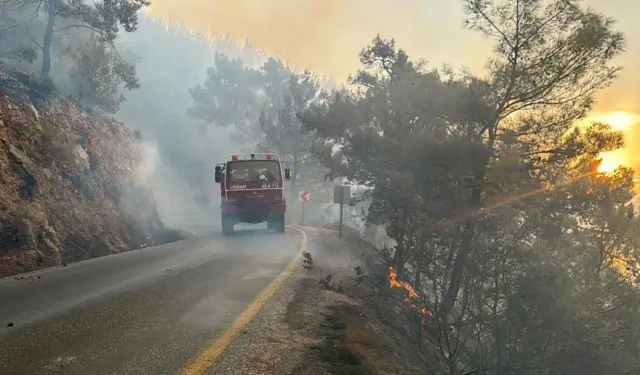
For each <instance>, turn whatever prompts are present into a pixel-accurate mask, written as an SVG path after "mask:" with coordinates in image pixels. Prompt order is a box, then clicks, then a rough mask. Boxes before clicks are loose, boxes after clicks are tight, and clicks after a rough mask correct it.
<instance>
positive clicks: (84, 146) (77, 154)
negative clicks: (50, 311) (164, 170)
mask: <svg viewBox="0 0 640 375" xmlns="http://www.w3.org/2000/svg"><path fill="white" fill-rule="evenodd" d="M39 91H46V90H45V89H43V88H40V89H39V90H36V89H34V88H33V83H32V82H31V79H30V78H29V76H27V75H23V74H18V73H8V72H0V277H2V276H7V275H11V274H15V273H19V272H24V271H29V270H33V269H37V268H42V267H49V266H54V265H59V264H66V263H67V262H72V261H78V260H82V259H88V258H93V257H98V256H103V255H107V254H113V253H118V252H122V251H126V250H130V249H134V248H140V247H145V246H147V245H150V244H153V243H159V242H166V241H168V240H172V239H175V238H177V234H176V233H174V232H172V231H169V230H167V229H166V228H165V227H164V225H163V223H162V222H161V220H160V218H159V216H158V213H157V211H156V208H155V205H154V202H153V197H152V196H151V194H150V193H149V192H148V191H146V190H145V189H144V188H143V186H142V185H141V184H140V182H139V181H137V180H136V175H135V172H136V168H137V167H138V165H139V163H140V156H139V154H138V149H137V146H136V139H135V136H134V133H133V131H131V130H130V129H129V128H127V127H126V126H125V125H124V124H122V123H120V122H117V121H115V120H112V119H110V118H107V117H100V116H96V115H90V114H87V113H84V112H83V111H81V110H80V109H79V108H78V107H77V106H76V105H75V103H74V102H72V101H70V100H69V99H68V98H65V97H61V96H56V95H55V94H50V95H45V94H47V93H42V92H39ZM45 96H46V100H45V99H43V98H44V97H45Z"/></svg>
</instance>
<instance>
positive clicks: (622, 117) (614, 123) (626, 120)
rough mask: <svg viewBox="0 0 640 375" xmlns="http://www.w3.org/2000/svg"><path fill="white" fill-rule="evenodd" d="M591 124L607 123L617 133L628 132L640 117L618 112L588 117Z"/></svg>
mask: <svg viewBox="0 0 640 375" xmlns="http://www.w3.org/2000/svg"><path fill="white" fill-rule="evenodd" d="M586 121H589V122H605V123H607V124H609V125H611V127H612V128H613V130H617V131H623V132H624V131H628V130H630V129H631V127H632V126H633V125H634V124H635V123H636V122H638V121H640V117H639V116H636V115H634V114H632V113H629V112H622V111H616V112H611V113H605V114H601V115H595V116H591V117H588V118H587V119H586Z"/></svg>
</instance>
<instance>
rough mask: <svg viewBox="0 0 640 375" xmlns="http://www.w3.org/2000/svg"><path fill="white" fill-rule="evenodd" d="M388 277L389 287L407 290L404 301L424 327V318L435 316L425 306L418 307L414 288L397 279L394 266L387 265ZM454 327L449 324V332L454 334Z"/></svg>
mask: <svg viewBox="0 0 640 375" xmlns="http://www.w3.org/2000/svg"><path fill="white" fill-rule="evenodd" d="M387 275H388V277H389V286H391V288H398V289H404V290H405V291H407V297H405V298H404V303H405V304H406V305H407V306H409V307H410V308H411V309H412V310H414V311H416V312H417V313H418V314H420V324H421V325H422V326H423V327H424V326H426V325H427V321H426V319H425V317H426V318H432V319H433V318H435V316H434V315H433V313H432V312H431V311H429V309H427V308H426V307H420V306H419V305H418V304H417V303H416V302H414V301H415V300H417V299H418V298H419V296H418V293H416V291H415V289H413V287H412V286H411V284H409V283H407V282H404V281H400V280H398V273H397V272H396V270H395V268H393V267H389V272H388V273H387ZM455 332H456V329H455V327H454V326H453V325H450V326H449V334H454V333H455Z"/></svg>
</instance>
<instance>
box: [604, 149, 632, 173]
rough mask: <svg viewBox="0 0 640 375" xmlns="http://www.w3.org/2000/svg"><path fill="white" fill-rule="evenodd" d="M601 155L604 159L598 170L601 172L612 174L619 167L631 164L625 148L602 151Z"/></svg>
mask: <svg viewBox="0 0 640 375" xmlns="http://www.w3.org/2000/svg"><path fill="white" fill-rule="evenodd" d="M599 157H600V159H602V162H601V163H600V165H599V166H598V172H600V173H605V174H611V173H613V172H614V171H615V170H616V169H617V168H618V167H620V166H623V165H624V166H626V165H628V164H629V158H628V155H627V150H625V149H618V150H613V151H606V152H602V153H600V155H599Z"/></svg>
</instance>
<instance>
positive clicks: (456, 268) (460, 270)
mask: <svg viewBox="0 0 640 375" xmlns="http://www.w3.org/2000/svg"><path fill="white" fill-rule="evenodd" d="M487 165H488V160H487V162H486V163H485V164H484V165H483V166H482V167H481V168H480V169H479V170H478V171H477V173H476V176H475V181H476V187H475V188H474V189H473V191H472V192H471V206H472V208H473V210H476V212H477V211H479V210H480V204H481V200H482V188H481V187H480V186H478V185H480V184H482V182H483V181H484V178H485V174H486V172H485V168H486V167H487ZM477 220H478V218H477V217H475V215H474V217H472V218H470V219H467V220H466V222H465V224H464V231H463V233H462V242H461V243H460V251H458V254H457V256H456V259H455V262H454V264H453V271H452V272H451V279H450V280H451V281H450V283H449V288H448V289H447V293H446V294H445V296H444V298H443V299H442V303H441V305H440V311H441V313H442V316H443V317H444V319H447V316H448V315H449V311H451V308H452V307H453V302H454V301H455V299H456V297H457V296H458V292H459V291H460V285H462V277H463V276H464V270H465V268H466V267H467V261H468V260H469V254H470V253H471V246H472V245H473V238H474V234H475V232H476V227H477V225H478V223H477Z"/></svg>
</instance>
